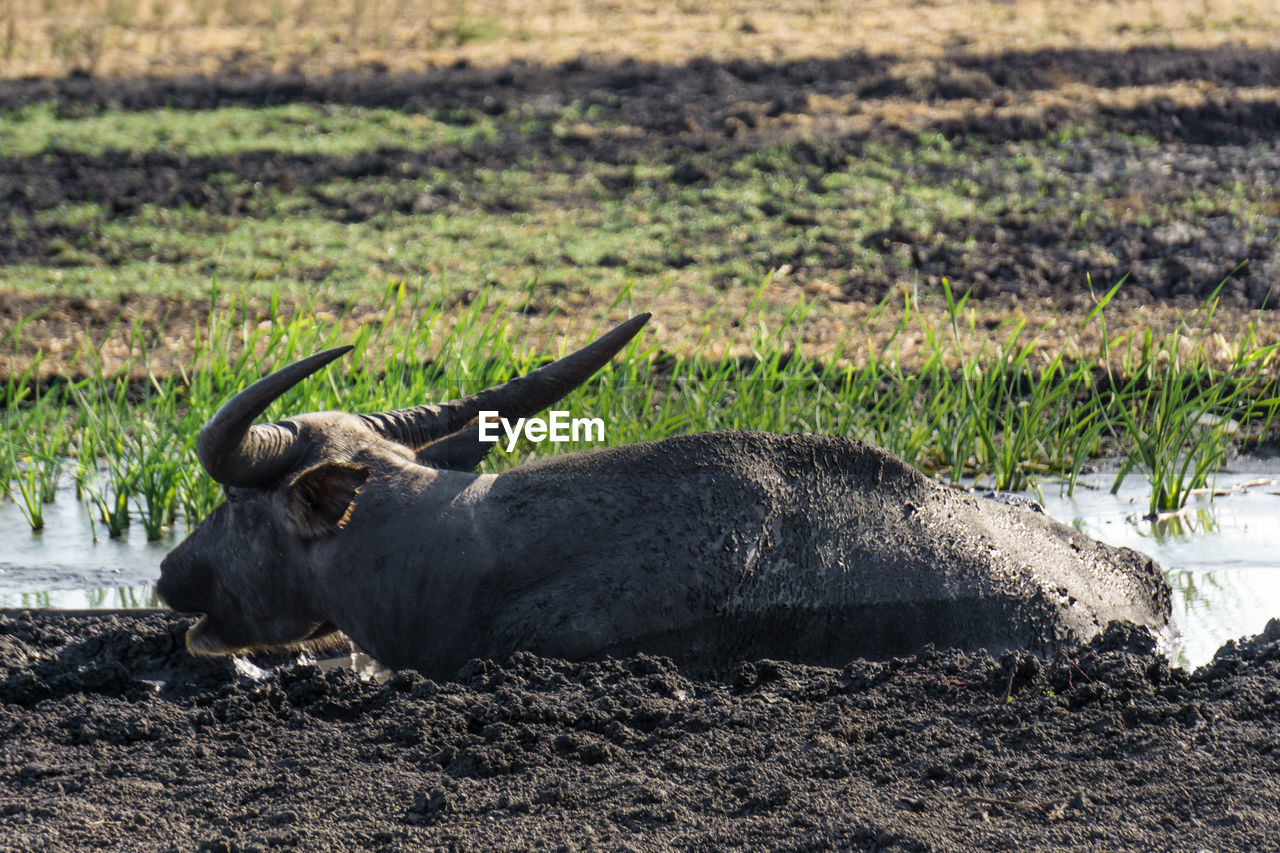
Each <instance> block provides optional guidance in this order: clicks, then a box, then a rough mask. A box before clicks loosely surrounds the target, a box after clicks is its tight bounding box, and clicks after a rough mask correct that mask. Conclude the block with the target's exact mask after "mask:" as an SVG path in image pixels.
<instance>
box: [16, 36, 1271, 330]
mask: <svg viewBox="0 0 1280 853" xmlns="http://www.w3.org/2000/svg"><path fill="white" fill-rule="evenodd" d="M1277 80H1280V52H1278V51H1275V50H1270V49H1260V48H1251V49H1245V48H1234V47H1219V48H1205V49H1201V50H1193V49H1187V48H1142V49H1136V50H1130V51H1123V52H1118V51H1100V50H1083V49H1082V50H1041V51H1035V52H1029V53H1019V52H1010V53H1003V54H995V55H991V56H969V55H964V54H955V55H953V56H949V57H944V58H939V59H935V60H931V61H927V62H922V61H919V60H911V61H908V58H904V57H896V56H893V55H880V56H871V55H867V54H851V55H848V56H845V57H841V58H836V59H807V60H798V61H792V62H781V63H769V62H753V61H744V60H737V61H727V62H713V61H711V60H692V61H689V62H687V63H684V64H680V65H658V64H645V63H639V62H634V61H627V62H624V63H621V64H604V63H600V62H587V61H572V62H567V63H562V64H560V65H554V66H542V65H536V64H530V63H525V62H519V61H517V62H512V63H509V64H507V65H503V66H499V67H495V68H470V67H466V66H465V65H463V66H462V67H449V68H437V69H431V70H427V71H422V72H418V73H400V74H389V73H385V72H382V71H380V70H379V69H377V68H371V69H369V70H368V71H367V72H364V73H360V72H342V73H335V74H332V75H328V76H305V75H302V74H281V75H242V74H234V73H226V74H222V75H215V76H207V77H187V78H181V79H166V78H156V77H142V78H112V79H95V78H92V77H73V78H67V79H60V80H48V79H46V80H23V81H3V82H0V110H3V109H16V108H19V107H21V106H22V105H24V104H29V103H33V102H37V101H47V102H52V103H54V104H55V105H56V108H57V110H58V111H60V112H61V113H64V114H69V115H81V114H87V113H95V112H100V111H106V110H150V109H156V108H160V107H178V108H182V109H193V110H194V109H211V108H215V107H219V106H225V105H232V104H235V105H241V106H265V105H274V104H282V103H291V102H314V103H323V104H348V105H359V106H369V107H375V106H376V107H388V108H393V109H398V110H406V111H410V112H421V113H426V114H430V115H433V116H435V117H436V118H441V119H444V120H447V121H451V122H454V123H460V124H467V123H471V122H474V121H475V120H476V117H477V116H479V115H481V114H489V115H492V116H509V117H512V120H511V121H510V122H508V123H505V124H501V125H500V127H502V128H505V129H504V130H502V132H501V133H500V134H499V135H498V138H496V139H495V140H491V141H485V142H476V143H473V144H468V145H466V146H443V147H439V148H432V149H428V150H394V149H380V150H375V151H369V152H365V153H361V154H358V155H355V156H350V157H328V156H317V155H304V156H291V155H285V154H279V153H274V152H249V153H244V154H238V155H232V156H219V157H196V156H184V155H181V154H176V153H171V152H157V151H151V152H126V151H113V152H106V153H103V154H98V155H92V154H85V153H77V152H73V151H66V150H58V149H54V150H50V151H47V152H44V153H42V154H41V155H39V156H36V157H28V158H15V157H2V158H0V221H2V220H5V219H8V220H10V221H12V222H22V223H29V225H28V224H24V225H23V228H22V229H14V230H11V231H4V232H0V263H5V264H15V263H28V262H36V263H41V264H46V265H54V266H56V265H60V264H61V265H65V264H76V263H83V262H85V261H84V253H85V252H88V253H89V255H90V256H91V259H92V262H93V263H98V264H105V265H107V266H111V265H114V264H119V263H123V262H125V261H127V260H129V259H130V258H132V257H133V256H134V255H135V254H138V253H145V254H146V255H147V256H148V257H149V256H150V253H151V252H152V249H151V247H148V246H137V247H131V246H127V245H126V246H119V245H116V246H113V247H112V248H109V249H105V250H101V251H100V249H99V248H98V244H99V243H101V242H102V241H99V240H97V239H95V227H94V225H93V223H92V222H88V223H80V224H77V225H69V224H50V223H47V222H45V221H44V220H43V219H42V218H41V217H39V216H38V214H39V213H40V212H41V211H48V210H52V209H55V208H57V207H58V206H59V205H63V204H68V203H80V202H89V201H94V202H99V203H102V204H104V205H105V206H106V208H107V211H106V213H105V214H104V215H105V216H108V217H111V218H116V217H127V216H129V215H132V214H133V213H135V212H137V211H139V210H140V209H142V208H143V207H144V206H154V207H160V208H175V207H192V208H207V209H209V210H211V211H213V212H215V213H218V214H220V215H225V216H231V217H238V216H251V217H252V216H272V215H275V214H274V208H270V207H266V208H264V207H263V204H264V202H263V201H262V199H263V195H262V192H261V191H262V190H263V189H264V188H265V189H276V190H280V191H284V192H290V193H304V194H306V195H307V197H308V199H309V201H308V204H310V205H312V206H313V207H314V208H316V209H317V210H318V211H319V212H320V213H321V215H325V216H330V217H333V218H335V219H339V220H341V221H347V222H351V221H367V220H369V219H371V218H373V217H375V216H377V215H379V214H381V213H386V212H399V213H406V214H414V213H420V212H423V211H422V210H421V209H420V208H421V206H422V205H423V204H424V203H429V204H431V205H436V206H438V205H440V204H449V205H451V206H456V205H458V204H464V205H473V206H479V207H482V208H486V209H494V210H507V209H510V206H511V205H515V206H517V207H518V206H519V204H520V201H519V200H518V199H517V200H513V199H511V198H507V197H499V196H485V195H484V194H483V193H481V194H479V195H476V194H473V193H470V192H468V193H466V196H467V198H466V199H465V200H460V199H457V198H449V197H448V188H442V189H441V191H442V192H444V193H445V195H443V196H440V197H439V198H428V199H426V202H424V197H423V196H422V194H421V192H420V190H418V189H414V186H413V184H411V183H410V182H413V181H421V180H423V179H430V178H431V177H432V176H433V175H438V174H439V171H438V170H445V171H446V172H448V173H450V174H451V175H452V176H453V178H452V180H454V181H456V182H458V183H459V184H460V185H461V186H464V187H470V186H472V185H473V184H476V183H477V182H476V181H474V180H472V176H474V175H475V174H476V172H477V171H478V170H485V169H502V168H507V167H509V166H510V165H511V164H513V163H522V164H527V165H528V164H532V165H531V167H532V168H534V169H544V170H555V171H560V172H566V173H568V174H570V175H574V176H584V175H587V174H592V173H596V172H600V173H601V175H602V178H601V180H600V182H599V183H594V182H593V184H592V186H591V188H590V189H589V190H586V189H584V190H583V192H584V196H583V198H582V199H579V200H574V199H566V200H565V203H566V204H573V203H583V204H589V203H591V201H590V200H591V198H598V197H599V194H600V193H605V194H608V195H612V196H614V197H616V198H621V199H625V198H626V197H627V196H628V194H629V193H630V192H632V191H633V189H634V187H635V182H636V178H635V176H634V174H633V167H635V166H636V165H637V164H640V163H644V164H654V163H657V164H666V165H669V166H671V167H672V170H673V171H672V175H673V181H674V182H676V183H679V184H686V185H700V184H707V183H710V182H711V181H714V180H716V179H717V178H719V177H722V176H725V175H727V174H729V173H730V172H731V171H732V170H733V169H734V168H735V164H741V163H742V161H744V160H747V161H749V160H750V158H751V157H752V156H753V155H755V154H757V153H758V152H760V151H762V150H764V149H765V148H768V147H770V146H777V145H780V144H781V145H786V146H788V148H787V151H788V156H789V158H790V159H791V160H793V161H794V163H793V164H792V167H793V168H794V169H795V170H796V171H797V172H799V173H800V174H802V175H803V176H804V177H805V179H807V181H808V183H809V186H810V188H811V190H812V191H813V192H822V189H821V185H822V178H823V176H825V175H827V174H830V173H833V172H839V171H841V170H842V169H843V168H844V165H845V164H846V163H847V162H849V161H850V160H851V159H856V158H858V157H860V156H862V155H863V152H864V151H865V149H866V146H867V145H869V144H872V143H880V142H887V143H891V144H895V145H903V144H907V145H915V144H917V143H918V140H919V139H920V135H921V134H931V133H932V134H941V135H942V136H943V137H945V138H946V139H948V140H949V141H950V143H951V144H952V145H954V146H956V147H957V148H959V149H961V150H963V149H964V148H965V147H966V146H997V147H996V148H995V149H994V150H992V151H990V152H989V154H988V155H984V156H987V157H988V159H989V162H990V164H991V165H990V166H989V167H987V168H976V169H974V170H973V172H972V173H971V174H958V173H945V172H940V171H937V170H936V167H933V166H931V165H919V164H917V165H914V166H906V165H904V168H906V169H908V170H914V173H909V174H906V175H904V179H909V180H912V181H915V182H921V181H923V182H926V183H934V184H937V183H940V182H947V181H968V182H971V183H972V184H973V186H974V190H973V192H974V195H975V196H976V197H979V198H996V197H1007V198H1010V199H1019V201H1018V203H1011V204H1009V205H1007V207H1006V209H1005V210H1003V211H997V212H996V213H995V217H994V221H985V220H982V219H962V218H961V219H953V220H948V221H947V222H946V223H945V227H944V228H943V229H941V230H940V231H939V232H938V233H934V234H917V233H913V232H911V231H910V230H909V229H904V228H899V227H896V226H895V227H894V228H891V229H890V230H888V231H886V232H885V233H884V234H883V235H879V236H880V237H881V238H882V239H881V240H880V241H879V243H878V244H877V245H876V246H875V247H874V248H877V249H879V250H881V251H883V253H884V256H885V257H884V259H883V263H881V264H880V265H879V267H878V268H877V269H873V270H871V271H870V272H867V273H859V274H856V275H852V276H851V275H850V273H849V270H850V267H851V264H852V258H851V256H850V253H849V251H848V249H847V247H846V246H845V245H844V241H843V238H842V235H840V234H827V233H825V232H824V230H823V229H822V228H821V227H820V224H821V223H820V222H819V221H816V220H815V219H814V218H813V216H812V214H810V213H809V212H808V211H805V210H799V211H796V210H786V211H783V210H779V211H776V214H777V215H779V216H781V215H783V214H786V215H787V216H789V217H791V219H793V220H794V223H793V224H794V226H795V228H797V229H800V230H803V231H804V232H805V233H806V234H807V235H808V237H809V240H810V242H811V243H812V244H813V246H814V248H813V250H809V249H806V250H805V252H804V255H805V257H795V258H793V257H783V256H776V257H775V256H774V255H772V254H767V253H766V255H767V256H760V257H759V261H760V268H761V273H762V274H763V272H764V271H765V270H767V269H769V268H770V267H782V266H784V265H785V266H786V267H787V268H788V269H790V270H791V271H792V274H793V275H794V276H797V277H800V278H804V279H808V280H813V279H818V280H822V279H824V278H825V279H826V280H833V281H838V282H842V284H841V292H840V293H838V294H837V298H843V299H855V300H872V301H874V300H877V299H879V298H880V297H882V296H883V295H884V294H885V293H886V292H888V291H889V290H890V289H891V288H892V287H893V286H894V284H895V283H897V282H902V281H920V282H922V283H924V284H926V285H930V284H936V283H937V281H939V280H940V279H941V277H943V276H949V277H950V278H951V279H952V280H953V281H958V282H963V283H965V285H966V286H969V285H972V286H973V288H974V295H975V297H977V298H979V299H982V298H990V297H996V296H1006V295H1009V294H1017V295H1020V296H1022V297H1032V296H1040V297H1052V298H1060V297H1063V296H1071V295H1076V296H1079V295H1082V294H1084V293H1086V292H1087V287H1088V284H1087V276H1092V278H1093V281H1094V282H1098V283H1101V282H1107V283H1111V282H1114V281H1117V280H1119V279H1120V278H1121V277H1123V276H1125V275H1126V274H1127V275H1128V284H1127V286H1126V288H1125V291H1124V296H1125V298H1132V299H1136V300H1139V301H1143V300H1145V301H1151V300H1171V299H1179V298H1183V299H1185V300H1187V301H1188V304H1190V303H1192V302H1196V301H1200V300H1203V299H1204V298H1205V297H1207V296H1208V295H1209V294H1210V293H1212V292H1213V291H1214V289H1215V288H1217V286H1218V285H1219V284H1220V283H1221V282H1223V281H1224V280H1225V281H1226V284H1225V286H1224V288H1223V290H1222V295H1223V298H1224V300H1225V301H1226V302H1227V303H1228V304H1230V305H1234V306H1236V307H1240V308H1256V307H1259V306H1268V307H1273V306H1274V305H1276V304H1277V299H1276V298H1275V295H1274V288H1275V287H1276V282H1277V281H1278V280H1280V250H1278V249H1277V235H1278V234H1280V210H1278V209H1277V208H1276V207H1275V205H1274V200H1271V201H1270V202H1268V201H1267V200H1266V199H1260V201H1259V205H1258V209H1257V211H1256V216H1255V215H1254V214H1251V215H1250V217H1241V216H1239V215H1238V214H1232V213H1226V212H1215V211H1213V210H1209V211H1207V212H1205V214H1204V215H1203V216H1197V218H1196V221H1194V222H1182V221H1177V220H1173V221H1170V220H1169V219H1168V218H1167V216H1166V215H1165V214H1164V213H1162V212H1161V207H1162V205H1164V204H1167V203H1168V201H1169V200H1171V199H1180V198H1185V197H1187V194H1188V193H1189V192H1191V193H1198V194H1201V195H1203V196H1204V197H1205V198H1206V199H1211V198H1212V193H1213V192H1214V191H1215V190H1216V189H1220V188H1223V187H1232V186H1237V187H1244V188H1257V187H1266V186H1275V185H1277V184H1280V154H1278V153H1277V150H1276V148H1275V146H1274V140H1275V139H1276V138H1277V135H1280V94H1278V93H1280V90H1277V89H1276V88H1275V83H1276V81H1277ZM575 103H577V104H578V105H580V107H581V108H582V110H583V111H584V112H585V111H590V112H591V114H592V115H593V116H595V118H593V119H592V120H591V121H592V122H595V123H594V124H591V123H590V122H589V123H588V124H590V126H589V127H586V129H585V130H584V129H581V128H579V129H578V130H574V131H572V132H568V133H563V132H552V125H553V124H554V122H556V121H557V120H559V119H560V118H561V117H562V116H563V114H564V112H563V111H564V110H565V108H567V107H568V106H570V105H572V104H575ZM531 125H532V126H534V127H538V126H541V129H540V130H538V129H535V130H534V131H532V132H530V131H529V130H528V127H529V126H531ZM619 127H622V128H629V129H631V130H632V131H635V132H628V133H625V134H619V133H613V132H610V128H619ZM1054 135H1063V136H1065V137H1067V138H1066V139H1064V141H1063V142H1062V143H1061V145H1060V148H1059V150H1060V152H1061V155H1060V156H1058V157H1054V158H1047V159H1046V161H1045V162H1044V163H1042V164H1039V165H1040V166H1041V167H1042V168H1043V170H1044V174H1043V175H1042V176H1040V177H1038V178H1036V179H1035V180H1033V181H1032V180H1021V179H1019V178H1018V176H1017V164H1016V163H1015V158H1014V157H1013V155H1012V154H1011V153H1009V152H1004V151H1003V150H1002V148H1003V146H1006V145H1007V144H1008V143H1010V142H1014V141H1017V140H1021V139H1044V138H1046V137H1053V136H1054ZM1139 139H1148V140H1150V139H1154V140H1157V141H1158V142H1159V143H1161V144H1160V147H1159V153H1158V154H1157V155H1156V156H1154V157H1153V156H1152V154H1151V150H1152V149H1151V148H1150V145H1149V143H1145V144H1144V143H1140V142H1138V141H1135V140H1139ZM747 165H748V166H751V167H752V168H755V167H756V166H755V164H754V163H753V162H748V163H747ZM930 169H934V170H935V171H934V172H932V173H930V172H929V170H930ZM389 178H394V179H395V180H396V181H397V182H403V183H401V184H398V185H402V186H404V188H405V191H404V192H396V191H394V190H390V191H389V190H387V189H386V187H385V184H384V185H382V186H380V187H379V188H377V189H376V190H371V189H369V188H367V187H365V186H362V182H367V181H375V180H377V181H384V182H385V181H386V180H387V179H389ZM334 179H344V180H346V181H350V183H349V184H346V185H345V186H347V187H348V189H346V190H337V191H334V190H325V191H323V192H321V191H319V190H313V189H312V188H314V187H317V185H319V184H322V183H324V182H328V181H332V180H334ZM1197 197H1199V196H1197ZM1210 206H1212V202H1210ZM1100 208H1105V209H1100ZM767 212H768V211H766V213H767ZM1149 219H1153V221H1154V224H1152V222H1150V221H1148V220H1149ZM1245 219H1248V220H1249V221H1245ZM788 221H791V220H788ZM677 239H678V237H677ZM675 248H679V247H675ZM102 251H105V254H103V253H102ZM725 252H726V253H730V254H732V255H734V256H745V257H751V258H753V259H754V258H756V257H757V256H758V255H760V252H761V249H760V247H755V246H751V245H749V244H746V243H739V242H734V241H732V240H731V241H729V242H728V243H727V244H726V246H725ZM113 253H115V254H113ZM680 256H681V253H680V252H679V251H672V252H671V253H669V256H668V257H665V258H653V259H649V258H638V259H635V260H634V268H633V269H629V270H627V272H630V273H632V274H633V275H638V276H641V277H643V276H645V275H651V274H656V273H658V272H661V271H663V270H668V269H670V268H671V267H672V266H673V264H672V262H671V259H672V258H679V257H680ZM159 260H161V261H163V260H164V259H163V258H160V259H159ZM677 265H678V264H677Z"/></svg>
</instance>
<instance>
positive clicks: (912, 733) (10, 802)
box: [0, 611, 1280, 851]
mask: <svg viewBox="0 0 1280 853" xmlns="http://www.w3.org/2000/svg"><path fill="white" fill-rule="evenodd" d="M185 627H186V621H185V620H184V619H181V618H178V617H175V616H173V615H170V614H166V613H152V614H146V615H137V616H121V615H103V616H85V615H58V614H54V613H49V612H14V611H7V612H5V613H3V614H0V703H2V704H0V754H2V755H3V761H2V762H0V838H3V839H4V842H3V845H2V846H3V847H4V849H6V850H14V851H27V850H30V851H60V850H68V851H70V850H75V851H81V850H88V849H103V850H141V849H148V850H166V849H174V850H236V851H248V850H311V851H326V850H335V851H336V850H354V849H370V850H408V849H413V850H424V849H457V850H491V849H550V850H586V849H613V850H666V849H714V850H721V849H738V848H751V849H760V848H762V847H767V848H771V849H787V850H827V849H852V850H978V849H982V850H999V849H1056V850H1117V849H1130V850H1132V849H1151V850H1156V849H1204V850H1263V849H1274V848H1275V845H1276V841H1277V839H1280V810H1278V809H1277V808H1276V803H1277V802H1278V801H1280V737H1278V735H1277V732H1280V681H1277V678H1278V677H1280V621H1272V622H1271V623H1270V624H1269V625H1268V626H1267V628H1266V630H1265V632H1264V633H1263V634H1262V635H1259V636H1257V637H1254V638H1252V639H1249V640H1246V641H1243V642H1241V643H1239V644H1238V645H1237V644H1228V645H1227V646H1226V647H1224V648H1223V649H1222V650H1221V651H1220V652H1219V654H1218V656H1217V658H1216V659H1215V660H1214V661H1213V663H1212V664H1210V665H1209V666H1206V667H1204V668H1202V669H1200V670H1197V671H1196V672H1194V673H1188V672H1186V671H1183V670H1177V669H1174V670H1171V669H1170V668H1169V666H1168V664H1167V662H1166V661H1165V659H1164V658H1162V657H1160V656H1159V655H1157V654H1156V653H1155V652H1154V642H1153V641H1152V639H1151V638H1150V637H1149V636H1148V635H1147V634H1145V633H1144V632H1139V631H1136V630H1132V629H1126V628H1123V627H1121V626H1118V625H1117V626H1113V628H1112V629H1111V630H1109V631H1108V633H1107V634H1106V635H1105V636H1104V637H1102V638H1100V639H1098V640H1095V641H1094V642H1093V643H1091V644H1089V645H1087V646H1084V647H1082V648H1077V649H1071V650H1069V651H1067V652H1065V653H1064V654H1062V655H1061V656H1060V657H1059V658H1058V659H1056V660H1053V661H1047V662H1045V661H1038V660H1036V659H1033V658H1030V657H1027V656H1022V655H1018V654H1005V655H1002V656H998V657H993V656H990V655H988V654H985V653H977V654H968V653H962V652H956V651H933V650H925V651H923V652H921V653H920V654H918V655H917V656H915V657H912V658H902V659H895V660H891V661H886V662H871V661H865V660H855V661H851V662H850V663H849V664H848V665H847V666H845V667H844V668H842V669H820V668H810V667H805V666H800V665H794V664H787V663H776V662H768V661H757V662H746V663H743V664H742V665H741V666H740V667H738V668H736V670H735V671H733V672H728V673H725V674H724V677H723V678H720V679H715V680H700V681H691V680H689V679H687V678H686V677H684V675H682V674H681V673H680V672H679V671H677V670H676V669H674V668H673V667H672V666H671V665H670V664H669V663H668V662H666V661H665V660H663V659H657V658H648V657H639V658H633V659H628V660H606V661H602V662H597V663H587V664H578V663H568V662H564V661H555V660H545V659H541V658H537V657H532V656H519V657H517V658H515V659H512V660H508V661H505V662H473V663H472V664H469V665H468V666H466V667H465V668H464V669H463V670H462V671H460V672H459V673H458V677H457V680H456V681H452V682H448V683H434V682H431V681H427V680H424V679H423V678H421V677H420V676H418V675H416V674H414V673H412V672H403V673H398V674H395V675H394V676H393V677H392V678H391V679H390V680H389V681H388V682H386V683H385V684H382V685H379V684H377V683H374V682H365V681H361V680H359V679H357V678H356V677H354V676H352V675H351V674H350V673H348V672H346V671H337V672H329V673H322V672H321V671H320V670H318V669H317V668H316V667H314V666H310V665H297V664H285V665H282V666H279V667H278V668H277V669H275V670H273V671H271V672H270V673H269V674H267V675H266V676H265V677H263V678H261V679H260V680H254V679H252V678H250V677H247V676H245V675H243V674H240V673H239V672H238V671H237V670H236V668H235V667H234V666H233V665H232V664H231V663H229V662H228V661H226V660H225V659H218V660H208V659H203V660H197V659H193V658H190V657H189V656H187V654H186V652H185V651H183V650H182V632H183V630H184V628H185Z"/></svg>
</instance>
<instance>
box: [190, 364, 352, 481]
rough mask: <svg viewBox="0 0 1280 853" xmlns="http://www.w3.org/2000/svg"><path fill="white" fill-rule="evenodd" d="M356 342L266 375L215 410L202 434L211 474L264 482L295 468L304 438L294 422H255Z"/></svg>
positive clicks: (199, 442) (200, 447) (202, 453)
mask: <svg viewBox="0 0 1280 853" xmlns="http://www.w3.org/2000/svg"><path fill="white" fill-rule="evenodd" d="M351 349H352V348H351V347H349V346H346V347H336V348H334V349H330V350H325V351H324V352H321V353H316V354H315V355H313V356H310V357H309V358H304V359H302V360H301V361H295V362H294V363H293V364H291V365H289V366H288V367H284V368H281V369H280V370H277V371H276V372H275V373H272V374H270V375H269V376H264V377H263V378H261V379H259V380H258V381H257V382H255V383H253V384H252V385H250V386H249V387H248V388H246V389H244V390H243V391H241V392H240V393H239V394H236V395H235V396H234V397H232V398H231V399H230V400H228V401H227V402H226V403H224V404H223V405H222V408H220V409H218V411H216V412H214V414H213V417H211V418H209V420H208V421H207V422H206V423H205V425H204V426H203V427H201V429H200V435H199V436H198V437H197V438H196V453H197V455H199V457H200V464H202V465H204V468H205V470H206V471H208V472H209V476H210V477H213V479H215V480H217V481H218V482H219V483H222V484H223V485H227V486H260V485H262V484H264V483H267V482H270V481H272V480H274V479H275V478H277V477H279V476H280V475H281V474H283V473H284V472H285V471H287V470H288V469H289V466H290V465H292V464H293V462H294V460H295V459H296V458H297V457H298V454H299V453H301V452H302V450H303V447H304V443H303V440H302V438H300V437H299V435H298V430H297V427H296V426H294V425H293V424H290V423H282V424H254V420H256V419H257V417H258V415H260V414H262V413H263V412H264V411H265V410H266V408H267V406H270V405H271V403H272V401H274V400H275V399H276V398H277V397H279V396H280V395H281V394H283V393H284V392H285V391H288V390H289V389H290V388H292V387H293V386H294V385H297V384H298V383H299V382H301V381H302V380H303V379H306V378H307V377H308V376H310V375H311V374H313V373H315V372H316V371H317V370H319V369H320V368H322V367H324V366H325V365H326V364H328V363H329V362H331V361H333V360H334V359H335V358H339V357H340V356H343V355H346V354H347V353H348V352H350V351H351Z"/></svg>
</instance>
